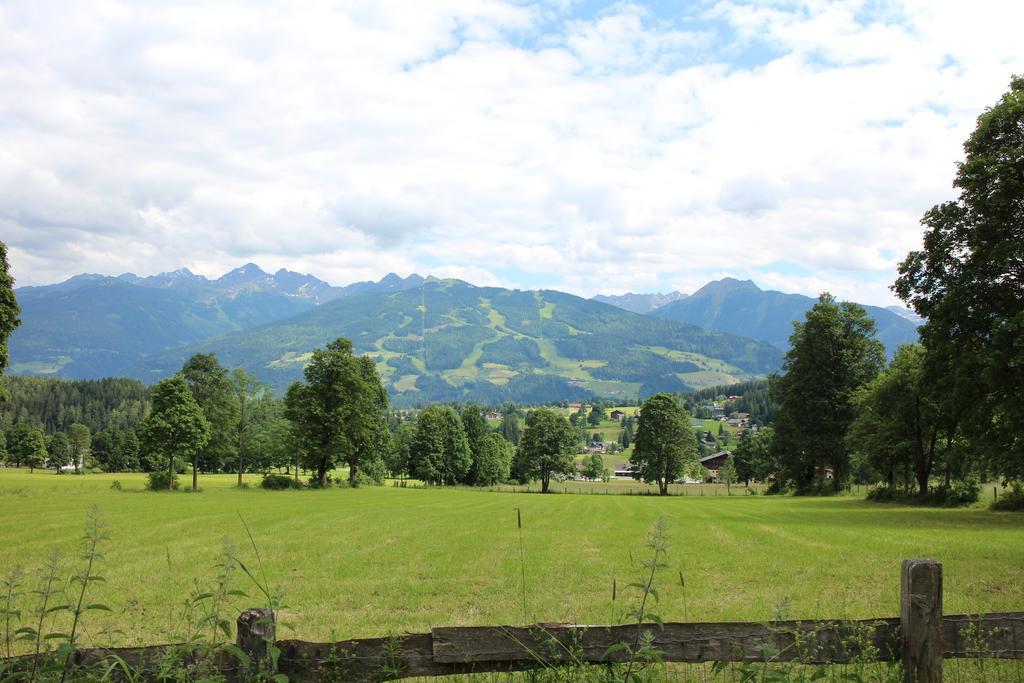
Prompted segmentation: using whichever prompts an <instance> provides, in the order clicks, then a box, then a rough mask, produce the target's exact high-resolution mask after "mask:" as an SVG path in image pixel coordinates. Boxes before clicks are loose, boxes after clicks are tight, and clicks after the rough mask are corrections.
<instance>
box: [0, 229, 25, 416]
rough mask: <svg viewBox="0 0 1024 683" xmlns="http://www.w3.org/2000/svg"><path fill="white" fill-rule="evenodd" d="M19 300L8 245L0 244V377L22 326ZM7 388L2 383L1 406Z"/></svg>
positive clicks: (0, 386)
mask: <svg viewBox="0 0 1024 683" xmlns="http://www.w3.org/2000/svg"><path fill="white" fill-rule="evenodd" d="M20 312H21V309H20V308H19V307H18V300H17V299H16V298H15V296H14V278H12V277H11V274H10V264H8V263H7V245H6V244H4V243H3V242H0V375H3V374H4V370H6V369H7V365H8V364H9V363H10V360H11V357H10V354H9V353H8V351H7V339H8V337H10V336H11V333H12V332H14V328H16V327H17V326H18V325H20V324H21V320H19V319H18V314H19V313H20ZM8 397H9V396H8V393H7V388H6V387H5V386H4V385H3V383H0V406H2V405H3V404H4V403H5V402H6V401H7V399H8Z"/></svg>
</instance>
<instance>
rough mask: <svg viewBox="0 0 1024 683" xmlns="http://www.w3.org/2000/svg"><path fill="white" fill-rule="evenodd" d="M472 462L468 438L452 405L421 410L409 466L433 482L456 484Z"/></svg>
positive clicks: (421, 476)
mask: <svg viewBox="0 0 1024 683" xmlns="http://www.w3.org/2000/svg"><path fill="white" fill-rule="evenodd" d="M472 464H473V456H472V454H471V452H470V449H469V440H468V439H467V438H466V431H465V429H464V428H463V426H462V420H461V418H460V417H459V414H458V413H456V412H455V410H453V409H452V408H450V407H449V406H439V405H434V406H429V407H427V408H425V409H424V410H423V412H421V413H420V416H419V420H417V423H416V436H415V437H414V438H413V443H412V449H411V453H410V462H409V469H410V470H411V471H412V474H413V476H414V477H416V478H417V479H422V480H423V481H425V482H428V483H430V484H440V485H442V486H443V485H445V484H457V483H459V482H460V481H463V480H464V479H465V477H466V473H467V472H469V468H470V466H471V465H472Z"/></svg>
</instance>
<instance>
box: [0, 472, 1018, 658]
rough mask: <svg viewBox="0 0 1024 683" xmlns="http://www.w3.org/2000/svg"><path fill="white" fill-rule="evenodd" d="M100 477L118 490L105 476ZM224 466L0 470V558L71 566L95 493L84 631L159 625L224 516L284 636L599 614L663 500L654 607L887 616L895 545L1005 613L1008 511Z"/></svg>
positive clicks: (252, 601) (1013, 599)
mask: <svg viewBox="0 0 1024 683" xmlns="http://www.w3.org/2000/svg"><path fill="white" fill-rule="evenodd" d="M115 479H116V480H118V481H119V482H120V483H121V485H122V489H123V490H115V489H112V488H111V483H112V482H113V481H114V480H115ZM250 481H251V483H252V484H253V485H255V484H256V483H257V481H258V477H252V478H250ZM233 482H234V480H233V477H231V476H227V475H225V476H203V477H201V479H200V483H201V486H202V487H203V489H204V490H203V491H202V492H201V493H198V494H191V493H174V494H167V493H150V492H146V491H143V490H142V486H143V476H142V475H138V474H119V475H86V476H72V475H61V476H57V475H54V474H53V473H52V472H41V471H37V472H36V473H34V474H29V473H28V472H27V471H24V470H9V469H0V519H2V520H3V521H2V523H0V574H7V573H8V572H9V571H10V570H12V569H13V568H14V567H15V566H17V565H20V566H23V567H25V568H26V570H28V572H29V573H28V574H27V578H26V581H27V582H28V584H33V583H34V582H36V581H37V580H38V577H39V575H40V572H39V570H38V567H39V566H40V565H41V564H42V562H43V561H44V559H45V558H46V556H47V555H48V554H50V553H51V551H53V550H54V549H61V550H62V551H63V553H64V562H65V564H66V565H67V567H68V571H67V572H65V573H66V575H68V576H70V574H71V573H72V572H71V570H72V569H74V568H77V566H78V564H80V560H79V559H78V555H79V553H80V545H81V542H80V537H81V535H82V527H83V522H84V519H85V516H86V513H87V512H88V510H89V509H90V508H91V507H92V506H94V505H97V506H99V507H100V509H101V510H102V514H103V517H104V518H105V520H106V523H107V527H108V531H109V534H110V537H111V538H110V541H109V542H107V543H106V545H105V548H104V551H103V552H104V555H105V559H104V561H103V563H102V565H101V573H102V574H103V576H104V577H105V578H106V583H105V584H99V585H97V586H96V587H95V589H94V592H93V593H92V595H91V598H90V600H91V601H95V602H102V603H105V604H106V605H108V606H109V607H111V609H112V610H113V611H112V612H111V613H110V614H100V613H96V614H97V615H98V616H90V620H89V622H88V623H87V624H86V639H87V640H91V641H93V642H100V641H102V642H104V643H105V644H106V643H109V644H123V645H129V644H137V643H154V642H160V641H165V640H167V639H170V638H173V637H174V635H175V633H176V631H175V629H176V628H178V621H177V620H178V619H179V616H180V614H181V607H180V606H181V604H182V603H183V601H184V600H185V599H186V597H187V596H188V594H189V592H190V591H192V590H193V589H194V582H199V585H200V586H204V585H208V584H209V583H210V582H211V581H212V578H213V576H214V574H215V571H216V570H215V567H214V564H215V562H216V561H217V559H218V555H219V554H220V553H221V550H222V545H223V539H225V538H227V539H229V542H231V543H232V544H233V545H234V546H235V548H236V549H237V553H238V555H239V557H240V558H241V559H242V561H243V562H245V563H246V564H247V566H250V567H255V566H256V564H257V562H256V559H255V555H254V551H253V548H252V546H251V545H250V543H249V540H248V538H247V536H246V533H245V530H244V528H243V525H242V521H241V520H242V519H243V518H244V520H245V522H246V523H247V524H248V526H249V528H250V529H251V530H252V534H253V536H254V538H255V541H256V544H257V546H258V549H259V553H260V555H261V557H262V561H263V564H264V567H265V570H266V574H267V576H268V577H269V579H270V582H271V584H272V585H274V586H275V587H277V588H278V589H279V590H280V592H281V593H282V595H283V599H284V603H285V604H286V605H287V609H285V610H284V614H283V616H282V618H281V621H283V622H288V623H290V624H292V625H293V626H294V631H292V632H288V631H287V630H285V632H284V633H283V634H282V635H283V636H284V637H298V638H303V639H307V640H320V639H343V638H350V637H365V636H373V635H383V634H389V633H397V632H403V631H422V630H426V629H429V628H430V627H432V626H442V625H486V624H510V623H524V622H534V621H542V622H574V623H607V622H617V621H620V620H622V619H623V615H624V613H625V612H626V611H627V610H628V609H629V607H630V606H631V603H630V600H631V598H632V596H631V595H630V593H629V592H628V590H626V589H624V588H623V587H624V586H625V585H626V584H627V583H629V582H630V581H631V580H633V579H634V578H636V577H637V575H638V573H639V571H640V568H639V562H640V560H641V559H642V558H643V557H644V553H645V547H644V541H645V537H646V534H647V532H648V530H649V529H650V527H651V525H652V523H653V522H654V521H655V520H656V519H657V518H658V516H659V515H664V516H665V518H666V519H667V521H668V523H669V543H670V546H669V554H668V561H669V564H670V568H669V569H668V570H666V571H665V572H664V573H663V575H662V578H661V582H662V588H661V591H660V597H661V601H660V605H659V609H658V612H659V614H660V615H661V616H662V617H663V618H664V619H666V620H684V619H688V620H693V621H698V620H699V621H724V620H734V621H735V620H742V621H761V620H766V619H771V618H773V617H775V616H779V615H785V616H788V617H791V618H826V617H841V616H842V617H850V618H864V617H872V616H890V615H893V616H894V615H896V614H897V611H898V609H897V596H898V592H899V566H900V561H901V560H902V559H904V558H909V557H930V558H933V559H936V560H939V561H941V562H943V564H944V567H945V611H946V613H950V614H952V613H959V612H981V611H1011V610H1024V515H1019V514H1012V513H994V512H989V511H987V510H984V509H980V508H973V509H965V510H937V509H921V508H906V507H896V506H888V505H877V504H870V503H867V502H864V501H862V500H860V499H857V498H854V497H840V498H832V499H829V498H807V499H797V498H789V497H765V496H752V495H734V496H725V495H705V496H703V497H701V496H692V495H688V496H673V497H670V498H664V499H663V498H658V497H656V496H628V495H572V494H561V493H560V494H555V495H547V496H542V495H539V494H536V493H512V492H505V491H476V490H467V489H439V488H434V489H431V488H424V489H418V488H396V487H391V486H387V487H380V488H373V487H369V488H361V489H355V490H352V489H330V490H323V491H316V490H311V491H280V492H278V491H264V490H261V489H259V488H249V489H242V490H238V489H235V488H233ZM577 490H579V488H578V486H577ZM709 490H712V489H710V488H709ZM734 490H735V487H734ZM723 494H724V492H723ZM517 508H518V509H519V510H520V511H521V513H522V520H523V528H522V531H521V535H520V530H519V528H518V527H517ZM520 558H522V562H521V559H520ZM524 570H525V577H526V586H525V594H526V605H525V611H524V605H523V573H524ZM680 573H681V574H682V576H683V577H684V579H685V588H684V587H683V586H682V585H681V584H680ZM236 574H237V575H236V583H237V585H238V586H239V587H240V588H242V589H243V590H246V591H247V592H248V593H249V594H250V595H251V596H252V597H251V598H248V599H245V598H239V599H237V602H236V603H235V604H234V605H233V606H232V610H235V609H237V610H240V609H241V608H244V607H246V606H258V605H259V604H261V603H260V600H259V599H258V598H257V597H256V595H257V590H256V588H255V586H253V585H252V584H251V583H250V582H249V580H248V578H247V577H245V576H244V575H243V574H242V572H241V571H239V572H237V573H236ZM613 578H614V580H615V581H616V582H617V585H618V595H617V599H616V600H615V601H613V600H612V581H613ZM28 587H30V588H31V587H33V586H32V585H29V586H28ZM118 632H119V633H118Z"/></svg>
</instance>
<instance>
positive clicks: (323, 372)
mask: <svg viewBox="0 0 1024 683" xmlns="http://www.w3.org/2000/svg"><path fill="white" fill-rule="evenodd" d="M303 374H304V377H305V382H295V383H293V384H292V385H291V387H289V388H288V393H287V395H286V397H285V417H287V418H288V419H289V420H290V421H291V422H292V424H293V425H294V426H295V434H296V436H297V438H298V439H299V440H300V441H301V444H302V445H301V449H302V451H303V452H304V453H305V454H306V457H307V459H308V462H309V464H310V465H311V466H312V467H313V468H314V469H315V470H316V477H317V483H318V485H319V486H321V487H325V486H326V485H327V472H328V471H329V470H330V469H332V468H333V467H335V465H336V464H337V463H338V462H344V463H346V464H348V468H349V474H348V476H349V481H350V482H352V483H357V482H358V474H359V466H360V465H361V463H363V462H369V461H370V460H371V459H372V458H374V457H377V455H378V454H379V453H382V452H384V450H385V446H386V445H387V442H388V438H389V435H388V429H387V420H386V416H385V411H386V410H387V407H388V395H387V392H386V391H385V390H384V386H383V385H382V384H381V381H380V375H378V374H377V368H376V366H375V365H374V363H373V360H372V359H371V358H368V357H366V356H356V355H355V354H354V353H353V351H352V342H350V341H349V340H348V339H344V338H339V339H337V340H335V341H333V342H331V343H330V344H328V345H327V347H326V348H323V349H316V350H315V351H314V352H313V359H312V360H311V361H310V363H309V365H307V366H306V369H305V371H304V373H303Z"/></svg>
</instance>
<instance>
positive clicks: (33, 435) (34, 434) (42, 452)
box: [23, 429, 46, 472]
mask: <svg viewBox="0 0 1024 683" xmlns="http://www.w3.org/2000/svg"><path fill="white" fill-rule="evenodd" d="M23 448H24V456H23V457H24V461H25V464H26V465H28V469H29V472H33V471H35V468H37V467H42V466H43V463H45V462H46V435H45V434H43V432H42V430H39V429H33V430H31V431H30V432H29V433H28V437H27V438H26V439H25V441H24V445H23Z"/></svg>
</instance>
